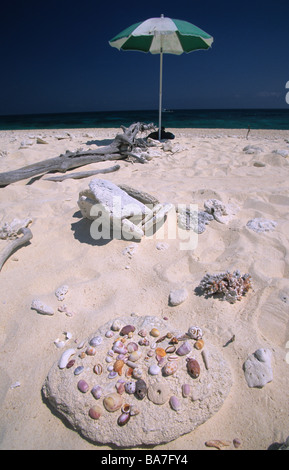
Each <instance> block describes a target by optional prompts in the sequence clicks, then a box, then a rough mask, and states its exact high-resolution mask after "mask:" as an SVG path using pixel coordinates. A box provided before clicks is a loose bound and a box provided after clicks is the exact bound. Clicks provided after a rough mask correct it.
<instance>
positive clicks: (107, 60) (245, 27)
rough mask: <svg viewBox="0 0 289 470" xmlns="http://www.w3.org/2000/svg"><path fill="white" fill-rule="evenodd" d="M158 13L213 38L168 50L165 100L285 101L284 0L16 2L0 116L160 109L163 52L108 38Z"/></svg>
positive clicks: (288, 6) (4, 25)
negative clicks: (117, 44) (178, 51)
mask: <svg viewBox="0 0 289 470" xmlns="http://www.w3.org/2000/svg"><path fill="white" fill-rule="evenodd" d="M161 14H164V15H165V16H168V17H171V18H176V19H181V20H186V21H189V22H191V23H193V24H195V25H196V26H198V27H200V28H201V29H203V30H204V31H206V32H207V33H209V34H211V35H212V36H213V37H214V43H213V47H212V49H210V50H207V51H197V52H192V53H190V54H182V55H181V56H173V55H168V54H166V55H165V56H164V77H163V106H164V107H165V108H172V109H176V108H179V109H182V108H187V109H193V108H196V109H200V108H204V109H206V108H209V109H210V108H215V109H220V108H223V109H224V108H288V106H289V105H288V104H287V103H286V101H285V95H286V89H285V86H286V83H287V82H288V81H289V2H288V0H275V2H270V3H269V2H264V1H259V0H251V1H249V0H242V1H233V0H231V1H227V0H226V1H222V0H219V1H216V0H206V2H200V1H198V2H197V1H195V0H174V1H172V0H166V1H158V0H155V1H150V0H146V1H145V2H142V1H139V2H138V1H131V0H126V1H125V2H120V1H118V2H115V1H106V0H102V1H99V0H82V1H78V2H76V1H74V0H70V1H67V0H58V1H56V0H50V1H49V2H44V1H41V0H38V1H36V0H26V1H24V0H22V1H20V0H14V1H6V2H5V3H4V4H3V5H2V7H1V28H0V41H1V56H0V57H1V59H0V63H1V73H0V115H5V114H31V113H58V112H82V111H105V110H107V111H109V110H129V109H157V108H158V93H159V56H158V55H157V56H155V55H151V54H144V53H140V52H123V51H118V50H117V49H115V48H112V47H110V46H109V44H108V41H109V39H111V38H112V37H114V36H115V35H116V34H118V33H119V32H120V31H122V30H123V29H125V28H126V27H128V26H130V25H131V24H133V23H136V22H139V21H143V20H145V19H147V18H150V17H156V16H160V15H161ZM287 91H288V90H287Z"/></svg>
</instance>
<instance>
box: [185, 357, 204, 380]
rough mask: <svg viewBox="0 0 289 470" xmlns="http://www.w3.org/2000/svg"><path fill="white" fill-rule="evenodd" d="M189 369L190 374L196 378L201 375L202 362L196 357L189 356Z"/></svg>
mask: <svg viewBox="0 0 289 470" xmlns="http://www.w3.org/2000/svg"><path fill="white" fill-rule="evenodd" d="M187 369H188V372H189V374H190V375H191V376H192V377H193V378H194V379H196V378H197V377H199V375H200V372H201V369H200V364H199V363H198V361H197V360H196V359H193V358H187Z"/></svg>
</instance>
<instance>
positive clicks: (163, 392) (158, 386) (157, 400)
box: [148, 382, 169, 405]
mask: <svg viewBox="0 0 289 470" xmlns="http://www.w3.org/2000/svg"><path fill="white" fill-rule="evenodd" d="M168 398H169V391H168V389H167V387H166V385H165V384H163V383H158V382H156V383H153V384H151V385H150V386H149V388H148V399H149V400H150V401H152V402H153V403H154V404H155V405H163V404H164V403H166V402H167V401H168Z"/></svg>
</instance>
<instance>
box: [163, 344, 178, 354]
mask: <svg viewBox="0 0 289 470" xmlns="http://www.w3.org/2000/svg"><path fill="white" fill-rule="evenodd" d="M175 350H176V347H175V346H174V345H173V344H172V345H171V346H168V347H167V348H166V349H165V351H166V353H167V354H171V353H174V352H175Z"/></svg>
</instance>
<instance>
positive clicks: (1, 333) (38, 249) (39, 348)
mask: <svg viewBox="0 0 289 470" xmlns="http://www.w3.org/2000/svg"><path fill="white" fill-rule="evenodd" d="M169 130H170V131H171V132H173V133H174V134H175V139H174V140H173V141H171V144H172V150H173V151H163V150H161V148H160V147H158V149H159V156H154V157H153V158H152V159H151V160H150V161H149V162H148V163H145V164H141V163H139V162H132V161H125V160H119V161H117V162H113V161H110V162H101V163H94V164H92V165H89V166H87V167H83V168H80V169H76V170H73V171H81V170H84V169H85V170H92V169H103V168H108V167H110V166H112V165H114V164H115V163H118V164H119V165H120V169H119V170H118V171H116V172H113V173H110V174H104V175H101V174H100V175H97V176H95V177H89V178H85V179H79V180H75V179H67V180H65V181H62V182H54V181H46V180H45V178H46V177H47V175H46V176H42V177H39V178H37V177H36V178H34V179H33V180H23V181H19V182H16V183H13V184H10V185H8V186H6V187H2V188H0V227H2V226H3V224H4V223H5V222H11V221H12V220H13V219H14V218H19V219H25V218H31V219H32V223H31V225H30V229H31V231H32V233H33V238H32V240H31V242H30V243H29V244H27V245H26V246H23V247H21V248H19V249H18V250H17V251H16V252H15V253H14V254H12V256H11V257H9V259H8V260H7V261H6V262H5V264H4V266H3V268H2V270H1V272H0V291H1V296H0V305H1V321H0V343H1V347H0V358H1V359H0V368H1V374H0V376H1V380H0V416H1V419H0V448H1V449H2V450H5V449H24V450H26V449H33V450H38V449H43V450H44V449H47V450H52V449H58V450H60V449H62V450H68V449H70V450H73V449H80V450H98V449H110V448H111V447H110V446H109V445H98V444H94V443H92V442H89V441H88V440H86V439H84V438H83V437H81V436H80V434H79V433H78V432H76V431H75V430H73V429H72V428H71V426H68V425H67V424H66V423H65V422H64V421H62V420H61V419H59V417H58V416H57V414H56V413H54V412H53V410H52V408H50V407H48V406H47V404H46V403H45V402H44V401H43V397H42V394H41V389H42V385H43V383H44V381H45V378H46V376H47V374H48V372H49V370H50V368H51V366H52V364H53V363H54V362H55V361H57V360H58V358H59V356H60V355H61V351H62V350H61V349H58V348H57V347H56V346H55V344H54V341H55V340H56V339H57V338H60V339H63V337H64V335H63V333H64V332H69V333H71V338H70V339H69V341H67V343H66V345H65V347H68V346H69V347H73V345H75V344H76V343H75V342H76V341H80V340H82V339H84V338H86V337H87V336H89V335H90V334H91V332H93V331H95V330H97V328H98V327H100V326H101V325H103V324H104V323H106V322H107V321H109V320H113V319H115V318H116V317H119V316H124V315H130V314H132V313H134V314H136V315H155V316H157V317H160V318H164V317H166V318H167V319H168V321H169V322H170V323H171V324H172V325H175V326H177V327H178V328H182V329H183V330H184V331H187V329H188V327H189V326H191V325H198V326H200V327H201V328H203V330H204V341H205V342H206V341H209V342H210V343H211V344H213V345H214V346H215V347H216V348H218V349H219V351H220V352H221V354H222V355H223V356H224V358H225V360H226V361H227V362H228V364H229V366H230V369H231V373H232V377H233V385H232V388H231V390H230V393H229V395H228V397H227V398H226V400H225V402H224V404H223V406H222V407H221V409H220V410H219V411H218V412H217V413H216V414H214V416H212V418H210V419H209V420H208V421H207V422H205V423H204V424H202V425H201V426H199V427H198V428H196V429H194V430H193V431H192V432H190V433H188V434H185V435H182V436H180V437H179V438H177V439H176V440H173V441H171V442H167V443H165V444H161V445H157V446H156V447H154V449H156V450H162V451H165V450H170V451H177V450H180V449H184V450H205V449H208V447H206V446H205V442H206V441H209V440H214V439H220V440H225V441H229V442H230V445H228V446H227V447H225V449H232V450H235V451H236V450H237V449H235V447H234V445H233V440H234V439H238V440H239V441H240V443H241V445H240V447H239V448H238V450H257V449H260V450H266V449H268V448H269V447H270V446H272V444H274V443H283V442H284V441H285V440H286V438H287V437H288V436H289V399H288V398H289V323H288V318H289V239H288V234H289V211H288V208H289V185H288V181H289V157H286V152H283V155H282V154H280V153H273V152H274V151H276V150H277V151H279V150H282V151H289V131H274V130H271V131H267V130H254V129H252V130H251V132H250V134H249V136H248V139H247V138H246V135H247V130H246V129H241V130H235V129H169ZM119 132H120V133H121V132H122V131H121V130H120V129H66V130H30V131H24V130H22V131H1V132H0V173H1V172H5V171H9V170H15V169H18V168H21V167H23V166H25V165H29V164H32V163H35V162H38V161H42V160H45V159H48V158H52V157H57V156H58V155H60V154H61V153H64V152H65V151H66V150H70V151H75V150H77V149H78V148H84V149H88V148H96V147H100V146H101V145H106V144H107V142H108V141H111V140H112V139H113V138H114V137H115V136H116V134H117V133H119ZM59 136H62V137H64V138H61V139H59ZM37 137H41V139H43V140H44V141H45V142H47V143H45V144H44V143H37ZM24 141H25V142H26V143H27V142H28V145H27V146H24V147H26V148H20V147H21V142H24ZM248 145H250V146H254V147H258V148H259V149H260V150H259V151H257V153H246V152H245V151H244V150H243V149H244V148H245V147H246V146H248ZM22 147H23V146H22ZM281 153H282V152H281ZM97 177H100V178H103V179H106V180H109V181H111V182H113V183H115V184H117V185H118V184H127V185H129V186H132V187H133V188H136V189H138V190H141V191H145V192H147V193H149V194H151V195H153V196H155V197H156V198H157V199H158V200H159V201H160V202H162V203H164V202H169V203H172V204H176V205H177V204H187V205H188V204H197V205H198V207H199V210H202V211H203V210H204V201H206V200H208V199H217V200H219V201H222V203H224V204H225V205H228V204H234V205H235V206H236V207H237V208H238V211H237V212H236V214H235V215H234V216H233V217H232V220H230V221H229V222H228V223H227V224H222V223H219V222H218V221H217V220H215V219H214V220H212V221H210V223H209V224H208V225H207V226H206V230H205V231H204V232H203V233H201V234H199V236H198V243H197V246H196V248H195V249H194V250H191V249H180V241H179V240H178V239H168V238H167V237H165V239H164V240H159V239H156V238H151V239H149V238H146V237H144V238H143V239H142V240H141V241H140V242H139V243H137V244H136V249H135V251H134V252H133V253H132V254H131V255H128V254H125V253H124V250H125V248H127V247H128V246H129V245H130V242H129V241H126V240H118V239H112V240H108V241H106V242H103V243H98V242H96V241H95V240H93V239H92V238H91V237H90V234H89V223H88V221H87V220H83V218H82V216H81V213H80V211H79V207H78V205H77V200H78V195H79V192H80V191H81V190H83V189H86V188H88V183H89V181H90V180H91V179H92V178H97ZM254 218H264V219H268V220H272V221H274V222H276V226H275V228H274V230H272V231H265V232H261V233H256V232H254V231H253V230H251V229H250V228H248V227H247V222H248V221H249V220H251V219H254ZM158 242H165V243H167V245H168V246H167V247H166V249H164V250H158V249H157V247H156V245H157V243H158ZM7 243H8V241H7V240H0V251H1V250H2V249H3V248H4V247H5V246H6V244H7ZM236 269H239V270H240V272H241V273H242V274H243V273H249V274H250V275H251V277H252V289H250V290H249V292H248V293H247V294H246V295H245V296H244V297H243V298H242V300H241V301H237V302H236V303H234V304H231V303H229V302H226V301H220V300H219V299H216V298H214V297H209V298H206V297H205V296H204V295H196V292H195V289H196V288H197V287H198V285H199V283H200V281H201V279H202V278H203V277H204V275H205V274H206V273H211V274H214V273H220V272H224V271H227V270H229V271H230V272H232V271H234V270H236ZM62 285H67V286H68V287H69V290H68V293H67V295H66V297H65V304H67V306H68V308H69V309H70V310H71V311H72V312H73V315H72V316H68V315H66V314H65V312H60V311H58V307H59V302H58V300H57V299H56V297H55V291H56V289H57V288H58V287H59V286H62ZM179 288H186V289H187V291H188V293H189V295H188V298H187V299H186V300H185V301H184V302H183V303H181V304H180V305H178V306H174V307H172V306H170V305H169V304H168V296H169V293H170V291H171V290H173V289H179ZM33 299H41V300H42V301H43V302H45V303H47V304H49V305H51V306H52V307H53V308H54V310H55V313H54V315H52V316H48V315H41V314H39V313H37V312H36V311H35V310H32V309H31V302H32V300H33ZM233 335H234V336H235V340H234V341H233V342H232V343H230V344H228V345H227V346H226V347H224V345H225V344H226V343H227V342H228V341H229V340H230V338H232V336H233ZM287 342H288V343H287ZM259 348H266V349H269V350H270V351H271V352H272V371H273V380H272V381H270V382H269V383H267V384H266V385H265V386H264V387H263V388H250V387H249V386H248V384H247V382H246V380H245V377H244V371H243V364H244V362H245V361H246V359H247V358H248V356H249V355H251V354H252V353H254V352H255V351H256V350H257V349H259ZM286 355H287V361H286ZM168 425H169V423H168ZM140 448H141V447H138V449H140ZM210 450H211V449H210Z"/></svg>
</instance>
